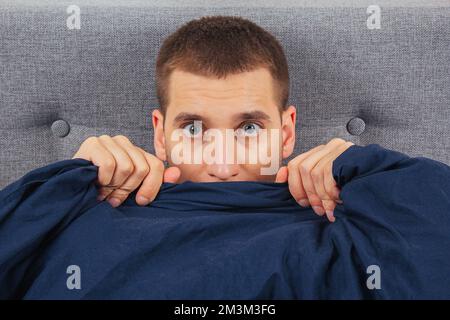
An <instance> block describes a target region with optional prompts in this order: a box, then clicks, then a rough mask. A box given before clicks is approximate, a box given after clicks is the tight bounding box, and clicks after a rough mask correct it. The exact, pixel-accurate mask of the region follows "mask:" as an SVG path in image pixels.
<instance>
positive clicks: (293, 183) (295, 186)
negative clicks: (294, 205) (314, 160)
mask: <svg viewBox="0 0 450 320" xmlns="http://www.w3.org/2000/svg"><path fill="white" fill-rule="evenodd" d="M323 147H324V146H323V145H320V146H317V147H315V148H313V149H311V150H309V151H307V152H305V153H302V154H300V155H299V156H297V157H295V158H294V159H292V160H291V161H289V162H288V165H287V169H288V185H289V191H290V193H291V195H292V197H293V198H294V199H295V200H296V201H297V202H298V203H299V204H300V205H301V206H302V207H308V206H309V205H310V202H309V200H308V196H307V194H306V191H305V189H304V186H303V183H302V179H301V176H300V172H299V170H298V165H299V164H300V163H301V161H302V160H304V159H305V158H306V157H308V156H309V155H311V154H312V153H314V152H315V151H317V150H320V149H321V148H323Z"/></svg>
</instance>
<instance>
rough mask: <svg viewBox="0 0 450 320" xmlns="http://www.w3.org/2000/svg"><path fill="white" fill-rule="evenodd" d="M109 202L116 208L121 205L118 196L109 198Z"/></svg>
mask: <svg viewBox="0 0 450 320" xmlns="http://www.w3.org/2000/svg"><path fill="white" fill-rule="evenodd" d="M108 202H109V204H110V205H112V206H113V207H114V208H115V207H118V206H119V205H120V200H119V199H117V198H110V199H108Z"/></svg>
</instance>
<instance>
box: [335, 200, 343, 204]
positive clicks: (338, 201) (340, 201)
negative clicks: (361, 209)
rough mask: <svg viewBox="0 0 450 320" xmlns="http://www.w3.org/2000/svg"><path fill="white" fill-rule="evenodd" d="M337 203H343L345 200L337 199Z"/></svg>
mask: <svg viewBox="0 0 450 320" xmlns="http://www.w3.org/2000/svg"><path fill="white" fill-rule="evenodd" d="M336 202H337V203H339V204H343V203H344V202H343V201H342V200H336Z"/></svg>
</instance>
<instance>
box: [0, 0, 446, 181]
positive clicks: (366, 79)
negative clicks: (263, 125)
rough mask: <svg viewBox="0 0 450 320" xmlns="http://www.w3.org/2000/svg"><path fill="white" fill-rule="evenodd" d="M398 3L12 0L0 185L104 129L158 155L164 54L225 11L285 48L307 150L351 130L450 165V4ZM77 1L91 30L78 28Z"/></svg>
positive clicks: (4, 7)
mask: <svg viewBox="0 0 450 320" xmlns="http://www.w3.org/2000/svg"><path fill="white" fill-rule="evenodd" d="M389 3H394V1H376V0H370V1H333V0H328V1H323V0H322V1H320V0H316V1H299V0H291V1H286V0H285V1H283V0H266V1H241V0H238V1H230V0H228V1H199V0H188V1H173V0H172V1H170V0H161V1H127V0H123V1H105V0H103V1H99V0H74V1H57V0H54V1H42V0H35V1H30V0H28V1H17V0H0V59H1V60H0V188H3V187H4V186H5V185H6V184H8V183H10V182H12V181H13V180H16V179H18V178H19V177H20V176H22V175H23V174H25V173H26V172H28V171H30V170H32V169H34V168H37V167H40V166H43V165H46V164H49V163H51V162H54V161H58V160H62V159H70V158H71V157H72V156H73V154H74V153H75V152H76V150H77V149H78V147H79V145H80V144H81V142H82V141H84V139H86V138H87V137H88V136H91V135H96V136H98V135H101V134H108V135H117V134H123V135H125V136H127V137H129V138H130V139H131V140H132V141H133V142H134V143H135V144H137V145H139V146H141V147H142V148H144V149H146V150H148V151H152V150H153V142H152V128H151V110H152V109H153V108H155V107H157V100H156V96H155V86H154V81H153V78H154V64H155V57H156V55H157V52H158V49H159V47H160V45H161V43H162V41H163V39H164V38H165V37H166V36H167V35H169V34H170V33H171V32H173V31H174V30H175V29H176V28H177V27H179V26H180V25H181V24H182V23H184V22H186V21H188V20H191V19H193V18H197V17H200V16H203V15H214V14H226V15H239V16H244V17H247V18H249V19H251V20H252V21H254V22H256V23H258V24H259V25H261V26H262V27H264V28H266V29H268V30H269V31H271V32H272V33H273V34H274V35H275V36H276V37H278V39H280V41H281V43H282V44H283V46H284V48H285V52H286V55H287V57H288V59H289V67H290V72H291V95H290V103H291V104H294V105H296V106H297V108H298V143H297V149H296V153H300V152H305V151H307V150H308V149H310V148H312V147H314V146H316V145H318V144H321V143H326V142H327V141H328V140H329V139H331V138H332V137H341V138H344V139H346V140H350V141H353V142H354V143H356V144H359V145H366V144H369V143H378V144H380V145H382V146H385V147H387V148H391V149H395V150H398V151H401V152H404V153H407V154H409V155H411V156H426V157H430V158H433V159H435V160H439V161H442V162H444V163H447V164H450V138H449V137H450V2H449V1H448V0H443V1H429V0H422V1H406V0H403V1H395V6H393V5H392V4H389ZM72 4H75V5H77V6H78V7H79V8H80V29H77V28H75V29H70V28H68V26H67V24H66V20H67V18H68V17H69V16H70V15H71V13H70V12H71V11H70V10H69V13H68V12H67V8H68V6H69V5H72ZM369 5H378V6H379V8H380V12H379V18H380V19H379V20H373V19H374V18H375V19H378V18H377V17H375V16H373V14H377V13H376V12H375V11H370V10H369V13H368V12H367V9H368V7H369ZM370 17H372V18H370ZM368 19H369V20H370V21H369V22H370V23H369V25H370V26H371V27H370V28H369V27H368ZM378 21H379V22H380V24H379V26H380V28H379V29H378V28H373V27H374V26H375V27H376V26H377V23H378Z"/></svg>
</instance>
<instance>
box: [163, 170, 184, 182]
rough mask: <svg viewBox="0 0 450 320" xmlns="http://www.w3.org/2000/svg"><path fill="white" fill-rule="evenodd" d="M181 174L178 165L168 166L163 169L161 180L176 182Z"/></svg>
mask: <svg viewBox="0 0 450 320" xmlns="http://www.w3.org/2000/svg"><path fill="white" fill-rule="evenodd" d="M180 176H181V171H180V169H179V168H178V167H169V168H167V169H166V170H164V177H163V182H170V183H177V181H178V179H179V178H180Z"/></svg>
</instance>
